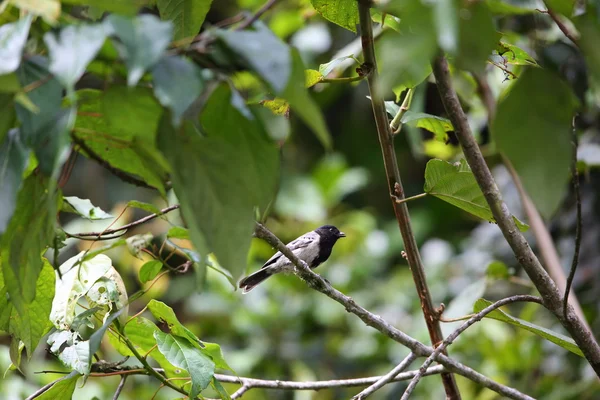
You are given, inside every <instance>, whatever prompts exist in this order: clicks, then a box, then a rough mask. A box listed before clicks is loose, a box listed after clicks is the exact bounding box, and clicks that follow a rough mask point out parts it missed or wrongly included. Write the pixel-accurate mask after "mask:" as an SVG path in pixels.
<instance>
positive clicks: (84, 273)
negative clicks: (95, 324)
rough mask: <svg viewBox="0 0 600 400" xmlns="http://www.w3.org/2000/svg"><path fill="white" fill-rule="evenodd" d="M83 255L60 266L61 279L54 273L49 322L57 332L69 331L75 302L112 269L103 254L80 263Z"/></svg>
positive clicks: (110, 263)
mask: <svg viewBox="0 0 600 400" xmlns="http://www.w3.org/2000/svg"><path fill="white" fill-rule="evenodd" d="M84 255H85V252H83V251H82V252H81V253H79V254H77V255H76V256H73V257H71V258H69V259H68V260H67V261H65V262H64V263H63V264H62V265H61V266H60V268H59V269H60V273H61V276H62V278H61V276H59V275H58V272H57V273H56V295H55V296H54V300H53V301H52V311H51V313H50V320H51V321H52V323H53V324H54V326H55V327H56V328H57V329H59V330H67V329H70V327H71V323H72V322H73V320H74V319H75V305H76V304H77V301H78V300H79V299H80V298H81V297H83V296H84V295H85V294H86V293H87V292H88V290H90V288H91V287H92V286H93V285H94V283H96V281H97V280H98V279H100V278H101V277H102V276H104V275H105V274H106V273H107V272H108V270H109V269H110V268H111V267H112V261H111V259H110V258H108V257H107V256H105V255H104V254H99V255H96V256H94V257H93V258H92V259H90V260H87V261H85V260H84V261H82V259H83V257H84Z"/></svg>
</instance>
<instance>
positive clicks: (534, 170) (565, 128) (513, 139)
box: [491, 68, 577, 218]
mask: <svg viewBox="0 0 600 400" xmlns="http://www.w3.org/2000/svg"><path fill="white" fill-rule="evenodd" d="M576 106H577V100H576V99H575V96H574V95H573V93H572V92H571V89H570V88H569V86H567V84H566V83H564V82H563V81H562V80H560V79H559V78H558V77H557V76H555V75H554V74H552V73H551V72H549V71H547V70H543V69H540V68H530V69H528V70H526V71H525V72H524V73H523V74H521V76H520V78H519V79H518V80H517V82H516V83H515V84H514V85H513V86H512V88H511V90H510V92H509V93H508V95H507V96H506V97H504V98H503V99H502V100H501V101H500V103H499V104H498V111H497V113H496V117H495V119H494V121H493V122H492V126H491V131H492V135H493V138H494V140H495V142H496V146H497V148H498V150H499V151H500V152H502V153H503V154H504V155H505V156H506V157H507V158H508V159H509V161H510V162H511V164H512V166H513V167H514V168H515V170H516V171H517V173H518V174H519V177H520V178H521V182H522V183H523V186H524V188H525V190H526V192H527V193H528V194H529V196H530V197H531V199H532V200H533V203H534V204H535V205H536V207H537V208H538V210H539V211H540V213H541V214H542V216H544V217H545V218H550V216H552V214H553V213H554V212H555V211H556V209H557V208H558V206H559V205H560V203H561V201H562V200H563V196H564V195H565V193H566V191H567V182H568V179H569V165H570V162H571V123H572V117H573V113H574V112H575V107H576ZM525 110H526V111H525ZM524 113H525V114H524ZM522 115H526V118H520V117H519V116H522Z"/></svg>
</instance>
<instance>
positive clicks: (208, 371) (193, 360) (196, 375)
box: [154, 331, 215, 398]
mask: <svg viewBox="0 0 600 400" xmlns="http://www.w3.org/2000/svg"><path fill="white" fill-rule="evenodd" d="M154 338H155V339H156V343H157V344H158V350H160V352H161V353H162V354H163V355H164V356H165V358H166V359H167V360H169V362H170V363H171V364H173V365H174V366H176V367H179V368H183V369H185V370H186V371H188V372H189V374H190V376H191V378H192V387H191V389H190V392H189V394H190V397H191V398H194V397H196V396H197V395H198V394H199V393H200V392H201V391H202V390H203V389H205V388H206V387H207V386H208V385H209V384H210V382H211V380H212V378H213V375H214V373H215V363H213V362H212V360H211V359H210V358H209V357H207V356H205V355H204V354H202V353H201V352H200V351H199V350H198V349H197V348H195V347H194V346H192V345H191V344H190V343H189V342H188V341H187V340H186V339H184V338H181V337H178V336H173V335H171V334H167V333H164V332H161V331H155V332H154Z"/></svg>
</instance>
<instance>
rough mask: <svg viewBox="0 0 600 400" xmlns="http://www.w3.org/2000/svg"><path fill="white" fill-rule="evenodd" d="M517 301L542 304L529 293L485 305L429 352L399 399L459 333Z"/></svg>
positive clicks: (411, 390) (407, 395) (539, 299)
mask: <svg viewBox="0 0 600 400" xmlns="http://www.w3.org/2000/svg"><path fill="white" fill-rule="evenodd" d="M517 301H531V302H534V303H539V304H542V299H541V298H539V297H536V296H530V295H517V296H511V297H507V298H506V299H502V300H498V301H497V302H495V303H494V304H491V305H489V306H487V307H486V308H484V309H483V310H481V311H480V312H478V313H477V314H475V315H474V316H472V317H471V318H469V319H468V320H467V321H465V323H463V324H462V325H461V326H459V327H458V329H456V330H455V331H454V332H452V333H451V334H450V335H449V336H448V337H447V338H446V339H445V340H444V342H443V343H442V344H441V345H440V346H439V347H438V348H436V349H435V351H434V352H433V353H431V355H430V356H429V357H427V359H426V360H425V362H424V363H423V365H422V366H421V368H419V373H418V374H417V375H415V377H414V378H412V380H411V381H410V384H409V385H408V387H407V388H406V390H405V391H404V394H403V395H402V399H401V400H408V398H409V397H410V395H411V393H412V392H413V390H414V389H415V388H416V387H417V383H419V380H420V379H421V376H422V374H421V372H425V371H427V368H429V366H430V365H431V363H433V361H434V360H435V357H436V356H437V355H438V354H440V353H441V352H442V351H444V349H445V348H446V347H448V346H450V345H451V344H452V342H454V341H455V340H456V338H457V337H458V336H459V335H460V334H461V333H463V332H464V331H465V330H467V328H468V327H470V326H471V325H473V324H474V323H475V322H478V321H481V320H482V319H483V317H485V316H486V315H488V314H489V313H491V312H492V311H494V310H495V309H497V308H500V307H502V306H504V305H506V304H510V303H515V302H517Z"/></svg>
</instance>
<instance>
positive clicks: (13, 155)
mask: <svg viewBox="0 0 600 400" xmlns="http://www.w3.org/2000/svg"><path fill="white" fill-rule="evenodd" d="M28 163H29V150H28V149H27V148H25V146H24V145H23V142H22V140H21V133H20V131H19V130H18V129H13V130H11V131H9V132H8V136H7V137H6V139H5V140H4V142H3V143H2V144H1V145H0V204H2V207H1V208H0V235H2V234H3V233H4V231H5V230H6V228H7V226H8V223H9V221H10V218H11V217H12V214H13V212H14V211H15V208H16V206H17V203H16V200H17V194H18V193H19V189H20V188H21V183H22V182H23V172H24V171H25V168H27V164H28Z"/></svg>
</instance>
